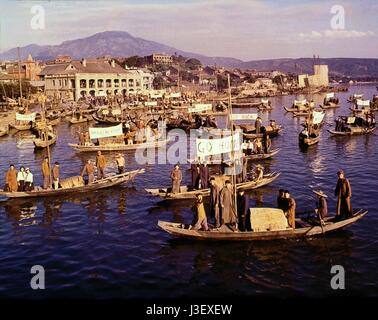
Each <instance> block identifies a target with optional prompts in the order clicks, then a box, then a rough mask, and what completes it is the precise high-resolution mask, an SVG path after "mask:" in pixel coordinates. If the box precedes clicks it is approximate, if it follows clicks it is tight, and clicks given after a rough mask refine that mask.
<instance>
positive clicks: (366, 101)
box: [357, 99, 370, 106]
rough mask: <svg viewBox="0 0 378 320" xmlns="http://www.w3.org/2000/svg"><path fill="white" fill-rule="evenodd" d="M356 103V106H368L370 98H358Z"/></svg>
mask: <svg viewBox="0 0 378 320" xmlns="http://www.w3.org/2000/svg"><path fill="white" fill-rule="evenodd" d="M357 105H358V106H370V100H362V99H358V100H357Z"/></svg>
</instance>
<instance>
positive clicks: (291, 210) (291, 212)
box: [285, 190, 297, 229]
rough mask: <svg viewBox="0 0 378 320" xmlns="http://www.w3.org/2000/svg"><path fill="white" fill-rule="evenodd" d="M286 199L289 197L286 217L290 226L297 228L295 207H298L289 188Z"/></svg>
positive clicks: (286, 191)
mask: <svg viewBox="0 0 378 320" xmlns="http://www.w3.org/2000/svg"><path fill="white" fill-rule="evenodd" d="M285 199H287V205H288V208H287V211H286V218H287V221H288V223H289V226H290V227H291V228H293V229H295V209H296V206H297V204H296V202H295V200H294V198H292V197H291V195H290V193H289V191H288V190H285Z"/></svg>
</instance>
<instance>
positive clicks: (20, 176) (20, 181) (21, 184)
mask: <svg viewBox="0 0 378 320" xmlns="http://www.w3.org/2000/svg"><path fill="white" fill-rule="evenodd" d="M17 185H18V189H17V191H19V192H22V191H25V168H24V167H21V168H20V171H18V173H17Z"/></svg>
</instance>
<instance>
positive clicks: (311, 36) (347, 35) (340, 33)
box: [299, 29, 375, 41]
mask: <svg viewBox="0 0 378 320" xmlns="http://www.w3.org/2000/svg"><path fill="white" fill-rule="evenodd" d="M374 35H375V33H374V32H373V31H356V30H330V29H327V30H323V31H311V32H309V33H300V34H299V37H300V38H301V39H303V40H305V41H316V40H323V39H358V38H367V37H372V36H374Z"/></svg>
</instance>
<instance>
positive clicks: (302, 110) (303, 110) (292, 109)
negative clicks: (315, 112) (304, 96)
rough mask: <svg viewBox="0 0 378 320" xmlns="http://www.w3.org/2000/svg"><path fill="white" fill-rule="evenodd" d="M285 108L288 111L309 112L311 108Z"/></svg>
mask: <svg viewBox="0 0 378 320" xmlns="http://www.w3.org/2000/svg"><path fill="white" fill-rule="evenodd" d="M284 109H285V111H286V112H309V111H310V109H311V108H310V107H304V106H300V107H299V108H298V107H296V108H288V107H284Z"/></svg>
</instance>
